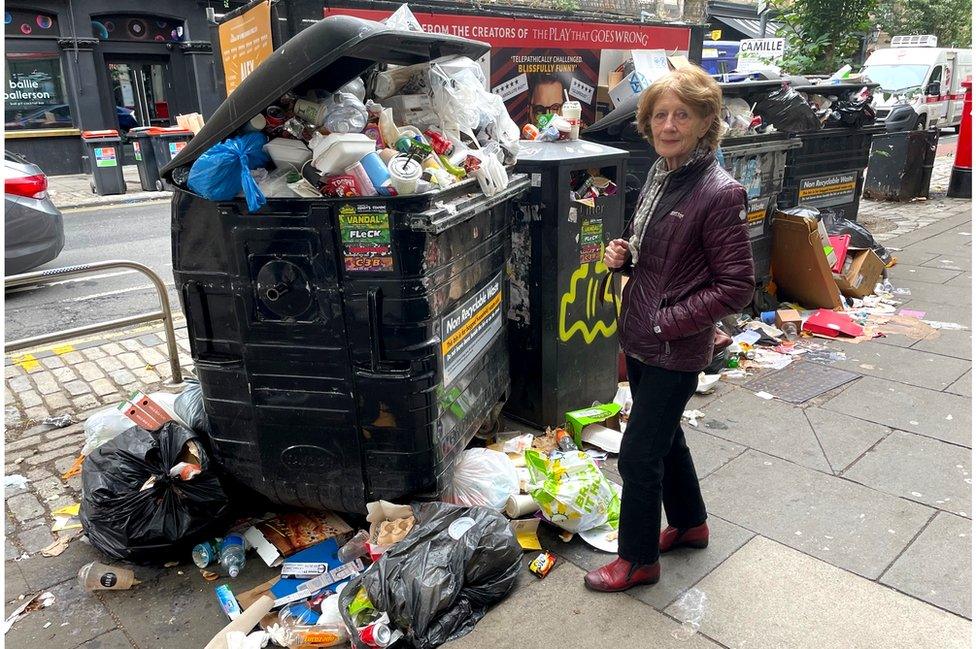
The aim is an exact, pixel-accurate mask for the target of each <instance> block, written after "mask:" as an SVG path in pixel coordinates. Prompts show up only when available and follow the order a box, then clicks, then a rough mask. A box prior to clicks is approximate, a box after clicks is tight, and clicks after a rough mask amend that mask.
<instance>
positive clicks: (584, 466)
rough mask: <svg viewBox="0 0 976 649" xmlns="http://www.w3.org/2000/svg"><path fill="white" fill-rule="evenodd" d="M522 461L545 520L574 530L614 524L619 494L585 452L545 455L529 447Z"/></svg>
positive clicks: (530, 489) (574, 531)
mask: <svg viewBox="0 0 976 649" xmlns="http://www.w3.org/2000/svg"><path fill="white" fill-rule="evenodd" d="M525 462H526V464H527V465H528V468H529V476H530V483H529V493H530V494H531V495H532V498H533V499H534V500H535V501H536V502H537V503H539V507H540V509H541V512H542V515H543V517H544V518H545V519H546V520H547V521H549V522H550V523H552V524H553V525H556V526H557V527H561V528H562V529H564V530H566V531H568V532H573V533H576V532H580V531H583V530H588V529H592V528H594V527H599V526H601V525H604V524H608V523H609V524H610V525H611V526H614V527H615V526H616V525H617V521H618V518H619V516H620V498H619V496H618V495H617V493H616V491H614V489H613V488H612V487H611V486H610V483H609V482H608V481H607V479H606V477H605V476H604V475H603V473H602V472H601V471H600V469H599V467H597V466H596V463H594V461H593V460H592V459H591V458H590V457H589V456H588V455H586V454H585V453H582V452H580V451H571V452H558V453H553V454H552V455H551V456H550V457H546V456H544V455H542V454H541V453H539V452H538V451H535V450H529V451H526V452H525Z"/></svg>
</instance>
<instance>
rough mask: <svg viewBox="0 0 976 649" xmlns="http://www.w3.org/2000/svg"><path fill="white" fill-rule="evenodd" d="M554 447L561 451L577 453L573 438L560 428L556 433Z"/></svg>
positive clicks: (577, 448)
mask: <svg viewBox="0 0 976 649" xmlns="http://www.w3.org/2000/svg"><path fill="white" fill-rule="evenodd" d="M556 446H558V447H559V450H561V451H565V452H568V451H578V450H579V447H578V446H576V442H574V441H573V436H572V435H570V434H569V431H566V430H563V429H562V428H560V429H559V430H558V431H556Z"/></svg>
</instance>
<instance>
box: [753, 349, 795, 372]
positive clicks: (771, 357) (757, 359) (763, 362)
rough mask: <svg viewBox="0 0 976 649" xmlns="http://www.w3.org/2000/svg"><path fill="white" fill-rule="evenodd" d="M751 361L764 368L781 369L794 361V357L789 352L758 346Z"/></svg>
mask: <svg viewBox="0 0 976 649" xmlns="http://www.w3.org/2000/svg"><path fill="white" fill-rule="evenodd" d="M750 362H751V363H752V364H753V365H755V366H757V367H761V368H763V369H771V370H781V369H783V368H784V367H786V366H787V365H789V364H790V363H792V362H793V358H792V357H791V356H790V355H788V354H780V353H779V352H776V351H773V350H770V349H763V348H761V347H757V348H755V349H754V350H753V358H752V360H751V361H750Z"/></svg>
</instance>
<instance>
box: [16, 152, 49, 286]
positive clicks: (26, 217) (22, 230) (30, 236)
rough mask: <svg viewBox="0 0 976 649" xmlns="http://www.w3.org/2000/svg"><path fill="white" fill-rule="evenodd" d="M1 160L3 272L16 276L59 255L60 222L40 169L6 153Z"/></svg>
mask: <svg viewBox="0 0 976 649" xmlns="http://www.w3.org/2000/svg"><path fill="white" fill-rule="evenodd" d="M3 157H4V160H3V197H4V203H5V205H4V207H5V208H6V209H5V210H4V217H3V218H4V236H5V242H4V268H3V270H4V274H5V275H16V274H18V273H23V272H24V271H27V270H30V269H31V268H35V267H37V266H40V265H41V264H44V263H47V262H49V261H51V260H52V259H54V258H55V257H57V256H58V255H59V254H60V253H61V249H62V248H64V221H63V220H62V218H61V211H60V210H58V208H56V207H55V206H54V203H52V202H51V198H50V197H49V196H48V194H47V176H45V175H44V172H43V171H41V169H40V167H38V166H37V165H35V164H31V163H30V162H28V161H27V160H25V159H24V158H22V157H21V156H19V155H17V154H16V153H12V152H10V151H4V153H3Z"/></svg>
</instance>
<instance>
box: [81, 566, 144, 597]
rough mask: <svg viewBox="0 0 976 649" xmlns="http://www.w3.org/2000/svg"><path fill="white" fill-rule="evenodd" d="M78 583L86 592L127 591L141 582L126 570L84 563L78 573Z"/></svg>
mask: <svg viewBox="0 0 976 649" xmlns="http://www.w3.org/2000/svg"><path fill="white" fill-rule="evenodd" d="M78 583H80V584H81V587H82V588H84V589H85V590H87V591H93V590H129V589H130V588H132V587H133V586H136V585H138V584H141V583H142V582H141V581H139V580H138V579H136V574H135V573H134V572H132V571H131V570H129V569H128V568H120V567H118V566H108V565H105V564H104V563H99V562H98V561H92V562H91V563H86V564H85V565H83V566H82V567H81V570H79V571H78Z"/></svg>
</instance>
